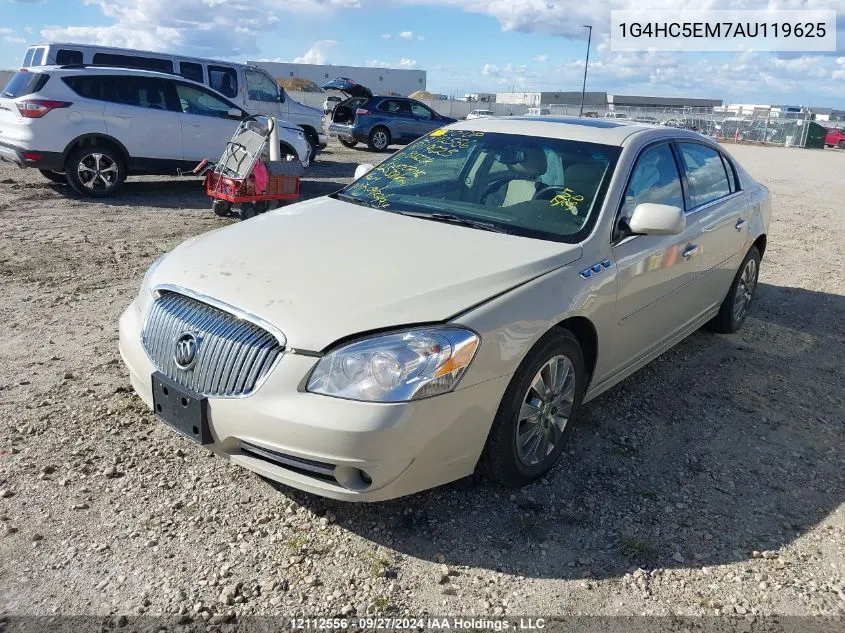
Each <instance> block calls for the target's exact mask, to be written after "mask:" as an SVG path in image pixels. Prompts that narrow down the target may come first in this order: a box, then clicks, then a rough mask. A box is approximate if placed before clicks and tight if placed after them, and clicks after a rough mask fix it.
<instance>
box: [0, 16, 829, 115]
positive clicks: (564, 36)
mask: <svg viewBox="0 0 845 633" xmlns="http://www.w3.org/2000/svg"><path fill="white" fill-rule="evenodd" d="M599 4H600V5H601V6H598V5H599ZM642 6H643V5H642V3H641V2H640V1H639V0H609V1H608V2H602V3H585V2H583V1H582V2H576V1H573V0H566V1H563V2H560V1H557V2H556V1H554V0H0V67H6V68H14V67H15V66H16V65H17V64H18V63H20V60H21V58H22V55H23V51H24V49H25V46H26V44H27V43H31V42H35V41H43V40H54V41H55V40H64V41H76V42H91V43H102V44H109V45H116V46H129V47H133V48H143V49H151V50H169V51H179V52H184V53H189V54H194V55H200V56H205V57H218V58H228V59H235V60H246V59H267V60H278V61H292V60H299V61H302V62H314V63H337V64H345V65H368V64H369V65H378V66H389V67H397V68H401V67H407V68H418V69H423V70H426V71H428V89H429V90H430V91H432V92H443V93H447V94H453V93H455V94H458V95H461V94H463V93H465V92H504V91H508V90H517V91H521V90H580V86H581V74H582V73H583V64H584V52H585V48H586V37H585V36H586V30H585V29H583V28H582V27H581V25H582V24H592V25H593V26H594V34H593V47H592V51H591V57H590V72H589V77H588V90H606V91H608V92H616V93H628V94H652V95H661V96H673V95H678V96H687V97H713V98H722V99H725V101H728V102H745V103H749V102H755V103H787V104H795V105H817V106H825V105H827V106H835V107H845V33H843V31H840V32H839V37H838V49H839V50H838V51H837V52H835V53H831V54H813V53H806V54H801V53H790V54H769V53H753V52H745V53H648V52H643V53H614V52H613V51H611V50H610V47H609V39H608V30H609V26H610V9H611V8H617V9H624V8H642ZM655 6H661V7H664V8H684V7H688V8H765V7H766V6H776V7H778V8H798V7H810V8H823V9H838V10H839V15H840V17H839V20H840V24H841V23H842V21H843V16H845V0H832V1H821V0H773V1H772V2H765V1H764V2H761V1H755V0H739V1H737V0H703V1H701V0H698V1H692V0H655Z"/></svg>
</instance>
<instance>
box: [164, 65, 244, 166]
mask: <svg viewBox="0 0 845 633" xmlns="http://www.w3.org/2000/svg"><path fill="white" fill-rule="evenodd" d="M174 83H175V84H176V96H177V99H178V103H179V108H180V110H181V113H180V114H179V118H180V120H181V123H182V131H181V139H182V153H183V155H184V157H185V160H186V161H197V162H200V161H201V160H202V159H204V158H207V159H209V160H212V161H216V160H218V159H219V158H220V157H221V156H222V155H223V150H224V149H225V148H226V143H228V142H229V140H230V139H231V138H232V135H233V134H234V133H235V128H237V127H238V119H237V118H233V117H232V116H230V114H229V112H230V110H232V108H234V107H235V106H234V104H232V103H230V102H228V101H224V100H223V99H221V98H220V97H219V96H218V95H216V94H214V93H213V92H211V91H210V90H206V89H205V88H201V87H199V86H194V85H191V84H187V83H182V82H180V81H176V82H174Z"/></svg>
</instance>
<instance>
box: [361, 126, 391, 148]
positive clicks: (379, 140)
mask: <svg viewBox="0 0 845 633" xmlns="http://www.w3.org/2000/svg"><path fill="white" fill-rule="evenodd" d="M367 146H368V147H369V148H370V151H372V152H383V151H384V150H386V149H387V148H388V147H390V130H388V129H387V128H386V127H383V126H381V125H379V126H377V127H374V128H373V129H372V131H371V132H370V140H369V141H368V142H367Z"/></svg>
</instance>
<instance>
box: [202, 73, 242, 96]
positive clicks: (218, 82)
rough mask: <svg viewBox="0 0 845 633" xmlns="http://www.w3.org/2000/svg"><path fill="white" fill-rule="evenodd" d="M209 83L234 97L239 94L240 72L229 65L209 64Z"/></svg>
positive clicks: (225, 94) (226, 94)
mask: <svg viewBox="0 0 845 633" xmlns="http://www.w3.org/2000/svg"><path fill="white" fill-rule="evenodd" d="M208 85H210V86H211V87H212V88H213V89H214V90H216V91H217V92H219V93H220V94H222V95H224V96H227V97H229V98H230V99H234V98H235V97H236V96H238V73H237V72H235V69H234V68H231V67H229V66H209V67H208Z"/></svg>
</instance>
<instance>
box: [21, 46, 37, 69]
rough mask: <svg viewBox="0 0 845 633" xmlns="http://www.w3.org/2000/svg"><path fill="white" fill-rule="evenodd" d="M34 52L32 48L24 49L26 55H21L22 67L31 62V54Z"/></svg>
mask: <svg viewBox="0 0 845 633" xmlns="http://www.w3.org/2000/svg"><path fill="white" fill-rule="evenodd" d="M34 54H35V49H34V48H28V49H26V55H24V56H23V64H22V65H23V67H24V68H26V67H27V66H29V65H30V64H31V63H32V56H33V55H34Z"/></svg>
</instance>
